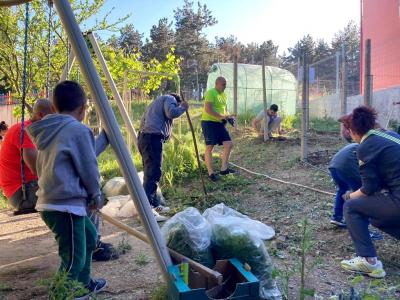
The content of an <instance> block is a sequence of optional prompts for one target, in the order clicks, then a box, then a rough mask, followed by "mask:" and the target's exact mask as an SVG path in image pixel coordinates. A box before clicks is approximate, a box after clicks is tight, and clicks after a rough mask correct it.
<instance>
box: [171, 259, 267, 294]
mask: <svg viewBox="0 0 400 300" xmlns="http://www.w3.org/2000/svg"><path fill="white" fill-rule="evenodd" d="M215 270H216V271H218V272H220V273H221V274H222V275H223V277H224V284H223V286H224V289H223V292H222V293H219V295H218V296H217V297H214V296H215V294H218V292H216V291H217V290H218V286H217V285H215V283H214V284H212V285H211V286H210V283H209V282H207V280H206V279H205V278H202V276H201V275H200V274H197V275H196V272H193V270H191V271H190V273H189V284H186V283H185V282H184V281H183V279H182V277H181V275H180V271H179V265H174V266H171V267H170V268H169V269H168V272H169V274H170V277H171V278H172V280H171V282H170V283H169V287H168V290H169V299H173V300H207V299H235V300H236V299H240V300H257V299H260V298H259V286H260V283H259V281H258V279H257V278H256V277H255V276H254V275H253V274H252V273H251V272H249V271H247V270H245V269H244V267H243V264H242V263H241V262H240V261H239V260H237V259H236V258H232V259H229V260H222V261H218V262H217V265H216V267H215ZM199 285H202V286H203V287H199ZM191 287H192V288H191ZM213 294H214V295H213Z"/></svg>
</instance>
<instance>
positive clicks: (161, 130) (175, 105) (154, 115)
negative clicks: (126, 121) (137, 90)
mask: <svg viewBox="0 0 400 300" xmlns="http://www.w3.org/2000/svg"><path fill="white" fill-rule="evenodd" d="M188 108H189V104H188V103H187V102H186V101H183V99H181V97H180V96H179V95H177V94H169V95H163V96H160V97H158V98H157V99H155V100H154V101H153V102H152V103H151V104H150V105H149V106H148V108H147V110H146V112H145V113H144V114H143V116H142V119H141V121H140V129H139V136H138V148H139V152H140V155H141V156H142V163H143V173H144V176H143V188H144V190H145V192H146V195H147V198H148V199H149V202H150V205H151V206H152V208H153V213H154V216H155V218H156V220H157V221H165V220H166V219H167V218H166V217H164V216H162V215H160V213H165V212H168V211H169V208H168V207H166V206H163V205H161V203H160V200H161V199H159V197H158V196H157V188H158V184H159V181H160V178H161V166H162V152H163V144H164V143H165V142H166V141H167V140H168V139H169V137H170V136H171V133H172V125H173V119H175V118H178V117H179V116H181V115H182V114H183V113H185V111H187V110H188Z"/></svg>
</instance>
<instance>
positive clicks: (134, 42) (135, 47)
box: [117, 24, 143, 54]
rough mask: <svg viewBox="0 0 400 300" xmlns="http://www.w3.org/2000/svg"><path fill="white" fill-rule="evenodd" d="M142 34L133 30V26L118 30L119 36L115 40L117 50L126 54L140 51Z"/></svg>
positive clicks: (128, 25)
mask: <svg viewBox="0 0 400 300" xmlns="http://www.w3.org/2000/svg"><path fill="white" fill-rule="evenodd" d="M142 39H143V33H140V32H139V31H137V30H136V29H135V27H134V26H133V24H127V25H125V26H124V27H122V28H121V30H120V36H119V38H118V40H117V45H118V48H120V49H122V50H123V51H124V52H125V53H126V54H131V53H133V52H137V51H141V49H142V47H143V42H142Z"/></svg>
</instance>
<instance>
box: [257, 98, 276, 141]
mask: <svg viewBox="0 0 400 300" xmlns="http://www.w3.org/2000/svg"><path fill="white" fill-rule="evenodd" d="M264 122H265V113H264V109H262V110H260V112H259V113H258V114H257V116H256V117H255V118H254V120H253V122H252V124H253V128H254V130H256V131H257V132H259V134H260V135H263V136H264V124H265V123H264ZM281 122H282V119H281V117H280V116H279V115H278V105H276V104H272V105H271V106H270V107H269V109H267V123H268V137H269V138H272V133H273V132H278V134H281Z"/></svg>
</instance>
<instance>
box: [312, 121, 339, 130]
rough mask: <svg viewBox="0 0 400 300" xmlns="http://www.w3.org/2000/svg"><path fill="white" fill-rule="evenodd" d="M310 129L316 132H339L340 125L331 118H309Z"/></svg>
mask: <svg viewBox="0 0 400 300" xmlns="http://www.w3.org/2000/svg"><path fill="white" fill-rule="evenodd" d="M310 129H313V130H315V131H318V132H338V131H340V123H339V122H338V121H337V120H335V119H333V118H322V119H319V118H311V119H310Z"/></svg>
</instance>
